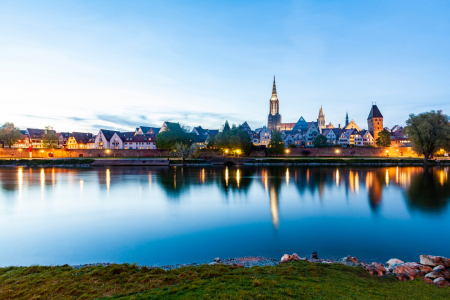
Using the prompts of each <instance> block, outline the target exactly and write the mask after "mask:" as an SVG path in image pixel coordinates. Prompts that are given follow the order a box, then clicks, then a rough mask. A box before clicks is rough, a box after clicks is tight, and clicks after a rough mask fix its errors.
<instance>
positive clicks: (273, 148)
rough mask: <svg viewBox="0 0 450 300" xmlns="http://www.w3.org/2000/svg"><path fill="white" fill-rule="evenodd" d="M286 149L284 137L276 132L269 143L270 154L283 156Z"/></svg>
mask: <svg viewBox="0 0 450 300" xmlns="http://www.w3.org/2000/svg"><path fill="white" fill-rule="evenodd" d="M284 149H285V145H284V140H283V136H282V135H281V132H279V131H278V130H274V131H273V132H272V136H271V137H270V142H269V149H268V151H269V153H270V154H283V152H284Z"/></svg>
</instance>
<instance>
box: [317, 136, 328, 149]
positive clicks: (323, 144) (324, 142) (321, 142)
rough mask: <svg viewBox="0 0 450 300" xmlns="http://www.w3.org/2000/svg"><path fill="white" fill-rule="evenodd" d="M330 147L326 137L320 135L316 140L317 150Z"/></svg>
mask: <svg viewBox="0 0 450 300" xmlns="http://www.w3.org/2000/svg"><path fill="white" fill-rule="evenodd" d="M326 146H328V140H327V138H326V137H325V136H323V135H321V134H319V135H318V136H316V138H315V139H314V147H315V148H323V147H326Z"/></svg>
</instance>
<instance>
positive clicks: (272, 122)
mask: <svg viewBox="0 0 450 300" xmlns="http://www.w3.org/2000/svg"><path fill="white" fill-rule="evenodd" d="M267 128H268V130H270V131H274V130H281V115H280V102H279V101H278V96H277V86H276V84H275V76H273V87H272V97H271V98H270V113H269V117H268V121H267Z"/></svg>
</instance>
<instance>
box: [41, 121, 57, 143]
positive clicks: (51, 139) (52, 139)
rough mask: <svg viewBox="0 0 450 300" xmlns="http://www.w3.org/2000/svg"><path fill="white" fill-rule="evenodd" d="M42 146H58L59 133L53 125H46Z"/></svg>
mask: <svg viewBox="0 0 450 300" xmlns="http://www.w3.org/2000/svg"><path fill="white" fill-rule="evenodd" d="M42 147H43V148H57V147H58V135H57V134H56V132H55V131H54V130H53V127H52V126H45V131H44V134H43V135H42Z"/></svg>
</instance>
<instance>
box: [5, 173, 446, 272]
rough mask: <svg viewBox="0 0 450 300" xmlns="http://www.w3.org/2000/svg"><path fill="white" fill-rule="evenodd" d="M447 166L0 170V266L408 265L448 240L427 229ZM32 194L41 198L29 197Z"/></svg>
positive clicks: (442, 194)
mask: <svg viewBox="0 0 450 300" xmlns="http://www.w3.org/2000/svg"><path fill="white" fill-rule="evenodd" d="M449 171H450V170H449V167H434V168H422V167H389V168H386V167H374V168H362V167H352V168H347V167H342V168H341V167H338V168H336V167H333V168H330V167H293V166H290V167H243V166H235V167H233V166H228V167H189V168H187V167H170V168H169V167H139V168H137V167H135V168H127V167H109V168H88V169H81V168H80V169H76V168H67V169H63V168H26V167H23V168H22V167H21V168H0V228H14V230H13V231H11V230H4V231H0V240H1V241H2V244H5V245H8V247H1V246H0V265H2V264H3V265H14V264H28V265H29V264H38V263H40V264H55V263H60V264H64V263H71V262H73V263H74V264H76V263H85V262H95V261H114V262H130V261H137V262H139V263H143V264H145V263H158V262H159V263H172V262H173V263H180V262H181V263H185V262H194V261H199V257H200V258H205V257H210V256H211V253H213V254H214V255H215V256H216V255H217V256H220V257H222V256H224V257H232V256H237V255H242V256H244V255H266V256H269V257H278V256H280V255H282V254H284V252H290V253H292V252H297V251H298V252H297V253H300V252H301V251H303V254H304V255H307V254H308V253H311V252H313V251H318V252H319V253H323V255H324V256H325V257H326V256H328V257H330V256H333V255H335V256H337V257H342V256H344V255H348V254H352V255H355V256H357V257H361V258H362V259H364V258H367V260H376V259H377V258H378V257H379V256H378V255H380V257H381V256H382V258H381V259H380V261H386V260H387V259H389V258H390V257H393V256H400V257H401V258H404V259H408V260H414V259H417V257H418V255H419V254H422V253H425V252H430V253H431V252H432V253H436V254H439V255H443V256H448V255H450V254H449V253H448V249H450V248H449V247H450V242H448V241H447V240H445V239H443V240H442V239H441V238H442V233H441V232H442V231H439V230H430V228H447V227H449V226H450V207H449V201H450V180H449V176H448V175H449ZM40 195H42V196H43V199H45V201H37V200H36V199H39V196H40ZM105 199H107V201H105ZM274 232H276V234H274ZM343 233H345V234H343ZM67 236H70V237H71V238H70V239H67ZM36 237H39V238H36ZM425 239H427V240H440V242H439V243H431V244H430V243H428V244H427V243H423V240H425ZM61 240H64V243H60V242H58V241H61ZM374 240H376V241H377V243H373V241H374ZM30 241H31V242H30ZM205 245H208V247H205ZM180 248H183V249H186V250H185V251H181V252H180V251H179V249H180ZM310 248H311V249H310ZM393 249H396V250H395V251H398V252H391V251H394V250H393ZM221 251H222V252H221ZM239 251H240V252H239ZM280 251H281V253H280ZM19 252H20V253H24V254H23V255H20V257H19V256H17V255H16V254H15V253H19ZM388 252H389V253H388ZM43 253H45V254H43ZM93 253H95V254H96V255H93ZM180 253H181V254H180ZM380 253H384V254H380ZM108 255H109V256H108ZM183 255H185V256H183ZM196 255H197V256H196ZM181 256H183V257H181ZM8 257H9V258H11V259H9V260H8V261H6V260H5V259H8ZM18 257H19V258H20V259H22V258H24V260H16V259H18ZM26 258H30V259H29V260H25V259H26ZM43 258H45V259H47V260H45V261H44V260H42V259H43ZM174 258H176V259H177V260H178V261H171V259H174ZM55 259H59V260H58V261H55Z"/></svg>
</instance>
